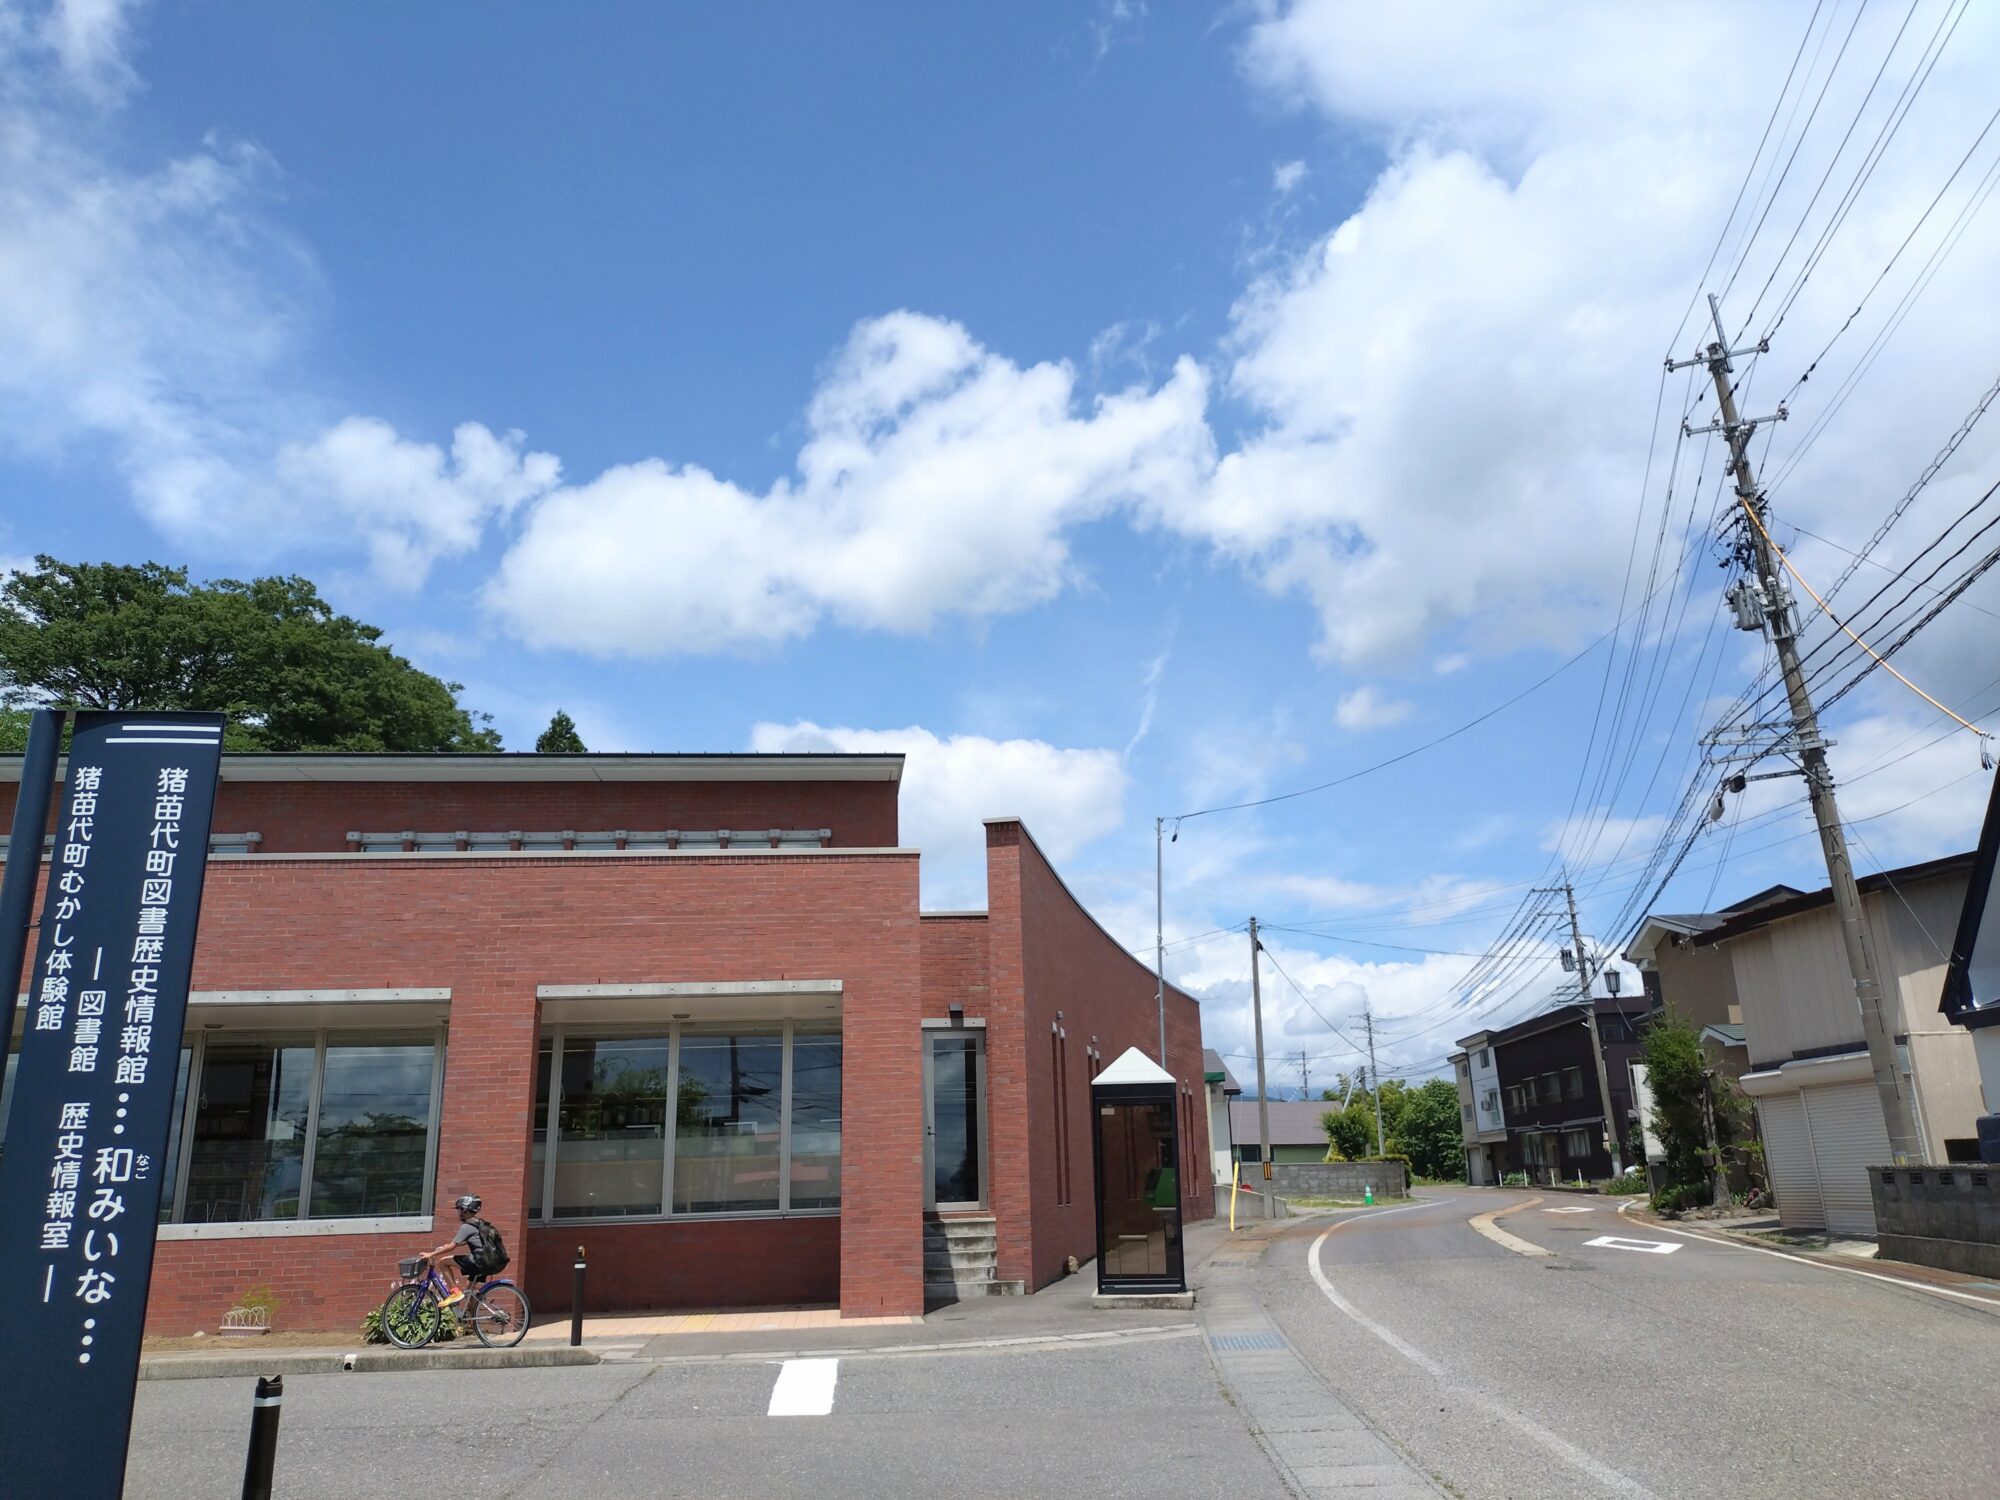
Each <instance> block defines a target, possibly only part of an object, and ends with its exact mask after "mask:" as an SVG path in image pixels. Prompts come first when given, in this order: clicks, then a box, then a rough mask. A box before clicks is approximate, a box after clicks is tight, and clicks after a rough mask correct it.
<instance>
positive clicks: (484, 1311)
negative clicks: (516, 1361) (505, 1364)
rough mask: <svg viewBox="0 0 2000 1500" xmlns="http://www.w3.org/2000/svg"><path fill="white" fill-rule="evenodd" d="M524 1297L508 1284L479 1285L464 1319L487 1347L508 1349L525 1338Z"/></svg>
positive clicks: (525, 1309) (525, 1299)
mask: <svg viewBox="0 0 2000 1500" xmlns="http://www.w3.org/2000/svg"><path fill="white" fill-rule="evenodd" d="M531 1316H532V1314H531V1313H530V1312H529V1310H528V1299H527V1298H526V1297H525V1296H524V1295H522V1292H521V1289H520V1288H519V1287H517V1286H514V1285H512V1284H511V1283H503V1284H497V1285H494V1286H486V1287H481V1288H480V1289H479V1290H478V1291H476V1292H474V1293H473V1294H472V1313H471V1315H470V1317H469V1319H468V1321H469V1322H470V1323H471V1324H472V1331H473V1332H474V1333H476V1334H478V1335H479V1342H480V1343H482V1344H484V1345H485V1346H486V1347H487V1348H489V1349H511V1348H513V1347H514V1346H515V1345H516V1344H518V1343H520V1342H521V1340H522V1339H523V1338H525V1337H527V1333H528V1319H529V1318H530V1317H531Z"/></svg>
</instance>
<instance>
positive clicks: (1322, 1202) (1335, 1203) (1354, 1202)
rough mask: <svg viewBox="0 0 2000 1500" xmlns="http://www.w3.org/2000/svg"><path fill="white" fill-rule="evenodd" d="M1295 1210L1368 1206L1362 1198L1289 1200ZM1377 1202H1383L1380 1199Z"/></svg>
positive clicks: (1287, 1200)
mask: <svg viewBox="0 0 2000 1500" xmlns="http://www.w3.org/2000/svg"><path fill="white" fill-rule="evenodd" d="M1285 1201H1286V1202H1287V1203H1289V1204H1291V1206H1292V1207H1293V1208H1366V1207H1368V1204H1367V1203H1366V1201H1364V1200H1363V1199H1360V1198H1287V1199H1285ZM1376 1202H1378V1203H1379V1202H1381V1200H1380V1199H1379V1198H1378V1199H1376Z"/></svg>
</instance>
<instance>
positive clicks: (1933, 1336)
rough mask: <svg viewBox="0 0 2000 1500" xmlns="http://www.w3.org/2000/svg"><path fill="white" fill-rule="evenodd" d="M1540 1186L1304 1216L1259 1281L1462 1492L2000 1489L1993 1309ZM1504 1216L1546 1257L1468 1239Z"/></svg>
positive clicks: (1999, 1376)
mask: <svg viewBox="0 0 2000 1500" xmlns="http://www.w3.org/2000/svg"><path fill="white" fill-rule="evenodd" d="M1530 1197H1531V1195H1530V1194H1527V1193H1506V1194H1502V1193H1494V1192H1490V1191H1480V1192H1459V1193H1450V1192H1443V1193H1438V1194H1436V1195H1434V1198H1433V1201H1431V1202H1429V1203H1427V1204H1422V1205H1419V1206H1416V1207H1412V1208H1406V1209H1399V1210H1388V1211H1383V1212H1381V1213H1379V1214H1377V1215H1373V1216H1365V1217H1358V1218H1354V1219H1350V1220H1347V1221H1344V1222H1341V1223H1340V1224H1339V1226H1338V1227H1337V1228H1332V1229H1331V1231H1330V1232H1329V1231H1328V1229H1327V1228H1326V1227H1325V1226H1306V1227H1305V1228H1303V1229H1301V1230H1294V1231H1292V1232H1291V1233H1289V1234H1288V1235H1287V1236H1286V1237H1285V1238H1284V1239H1282V1240H1280V1241H1278V1242H1277V1243H1276V1244H1275V1245H1273V1246H1272V1248H1271V1249H1270V1251H1269V1252H1268V1253H1267V1254H1266V1255H1265V1256H1264V1257H1263V1259H1262V1262H1261V1264H1260V1265H1259V1267H1258V1269H1257V1270H1256V1271H1255V1273H1254V1276H1255V1286H1256V1291H1257V1294H1258V1296H1259V1298H1260V1300H1261V1301H1262V1302H1263V1304H1264V1306H1265V1309H1266V1311H1267V1312H1268V1313H1269V1314H1270V1316H1271V1317H1272V1318H1273V1319H1274V1321H1276V1322H1277V1323H1278V1324H1279V1325H1280V1326H1281V1327H1282V1328H1284V1329H1285V1331H1286V1334H1287V1337H1288V1338H1289V1339H1290V1341H1291V1343H1292V1345H1293V1347H1294V1348H1295V1349H1297V1350H1298V1352H1299V1353H1300V1354H1301V1355H1303V1356H1304V1357H1305V1359H1306V1360H1307V1361H1308V1363H1310V1364H1311V1365H1313V1366H1314V1367H1315V1369H1316V1370H1317V1371H1318V1372H1319V1374H1320V1375H1321V1377H1322V1378H1323V1379H1324V1380H1325V1381H1326V1382H1327V1383H1328V1385H1329V1386H1330V1387H1331V1388H1332V1389H1333V1390H1334V1391H1336V1392H1337V1393H1338V1394H1339V1395H1340V1396H1341V1398H1342V1399H1344V1400H1345V1401H1347V1402H1348V1403H1349V1404H1350V1405H1352V1406H1353V1407H1354V1408H1355V1409H1356V1410H1358V1411H1359V1412H1360V1413H1361V1414H1362V1415H1363V1416H1364V1417H1365V1418H1367V1419H1368V1420H1369V1421H1370V1422H1372V1423H1373V1424H1375V1426H1376V1427H1377V1428H1378V1430H1380V1431H1381V1432H1382V1433H1383V1434H1384V1435H1385V1436H1387V1437H1389V1438H1390V1439H1391V1440H1392V1441H1393V1442H1395V1443H1396V1444H1397V1445H1399V1446H1400V1447H1402V1448H1403V1449H1404V1450H1405V1451H1406V1452H1408V1453H1410V1454H1411V1455H1412V1456H1413V1457H1414V1458H1415V1460H1416V1461H1417V1462H1418V1463H1419V1464H1420V1465H1421V1466H1422V1467H1424V1468H1425V1469H1426V1470H1428V1471H1429V1472H1430V1473H1431V1475H1432V1476H1433V1477H1435V1478H1436V1479H1437V1480H1439V1481H1440V1482H1441V1483H1442V1484H1444V1485H1445V1486H1446V1487H1448V1488H1449V1489H1450V1490H1451V1491H1453V1492H1454V1493H1457V1494H1460V1495H1463V1496H1466V1497H1468V1500H1481V1497H1503V1496H1507V1497H1515V1496H1536V1497H1551V1500H1556V1497H1564V1500H1566V1497H1592V1500H1595V1497H1598V1496H1605V1495H1623V1496H1628V1497H1634V1500H1643V1497H1645V1496H1648V1495H1652V1496H1659V1497H1677V1496H1686V1495H1728V1496H1784V1497H1795V1496H1822V1495H1824V1496H1842V1497H1860V1496H1884V1497H1904V1496H1925V1497H1931V1496H1938V1497H1943V1496H1953V1497H1959V1496H1962V1497H1980V1500H1993V1497H1995V1496H2000V1446H1996V1443H1995V1436H1994V1434H1995V1427H1994V1422H1995V1417H1996V1413H2000V1315H1996V1313H1995V1311H1993V1310H1991V1309H1987V1308H1981V1307H1972V1306H1966V1305H1963V1304H1960V1303H1956V1302H1954V1301H1952V1300H1950V1299H1947V1298H1943V1297H1940V1296H1937V1295H1934V1294H1929V1293H1925V1292H1920V1291H1916V1290H1911V1289H1906V1288H1903V1287H1898V1286H1891V1285H1886V1284H1884V1283H1882V1282H1878V1281H1873V1280H1869V1279H1866V1278H1864V1277H1861V1276H1854V1275H1847V1274H1843V1273H1841V1272H1837V1271H1832V1270H1828V1269H1825V1268H1822V1267H1819V1266H1812V1265H1802V1264H1799V1263H1797V1262H1794V1261H1790V1260H1786V1259H1781V1258H1779V1257H1777V1256H1772V1255H1763V1254H1758V1253H1756V1252H1754V1251H1750V1250H1745V1249H1742V1248H1738V1247H1735V1246H1718V1245H1710V1244H1706V1243H1702V1242H1699V1241H1695V1240H1686V1239H1680V1238H1677V1237H1675V1236H1672V1235H1669V1234H1667V1233H1665V1232H1662V1231H1656V1230H1650V1229H1647V1228H1645V1227H1643V1226H1640V1225H1636V1224H1632V1223H1630V1222H1627V1221H1625V1220H1622V1219H1620V1218H1619V1217H1618V1215H1617V1213H1616V1205H1615V1203H1610V1202H1602V1201H1594V1200H1589V1199H1579V1198H1571V1197H1564V1196H1560V1195H1552V1196H1549V1197H1546V1198H1544V1199H1542V1201H1541V1202H1539V1203H1530V1201H1529V1200H1530ZM1585 1204H1588V1205H1589V1206H1588V1207H1587V1208H1585V1209H1584V1211H1582V1212H1556V1211H1554V1210H1559V1209H1571V1210H1574V1209H1576V1208H1578V1207H1580V1206H1582V1205H1585ZM1495 1209H1501V1210H1503V1212H1502V1214H1501V1216H1500V1217H1499V1218H1498V1220H1497V1223H1496V1225H1495V1227H1496V1228H1498V1229H1499V1230H1501V1231H1502V1232H1503V1233H1504V1234H1510V1235H1512V1236H1513V1237H1514V1238H1515V1239H1516V1241H1517V1242H1520V1243H1521V1244H1524V1245H1526V1246H1532V1247H1535V1248H1539V1249H1543V1250H1547V1251H1549V1252H1552V1253H1549V1254H1546V1255H1540V1256H1534V1255H1528V1254H1523V1253H1519V1251H1518V1250H1517V1249H1514V1248H1509V1247H1507V1246H1505V1245H1503V1244H1500V1243H1495V1242H1494V1241H1493V1240H1491V1239H1489V1238H1486V1237H1484V1236H1482V1235H1481V1234H1479V1233H1477V1232H1475V1230H1474V1229H1473V1228H1472V1227H1471V1225H1470V1223H1469V1220H1471V1219H1472V1218H1473V1217H1475V1216H1477V1215H1481V1214H1485V1213H1489V1212H1491V1211H1493V1210H1495ZM1322 1236H1323V1237H1324V1238H1323V1242H1322ZM1603 1236H1612V1237H1617V1238H1623V1239H1628V1240H1636V1241H1642V1242H1652V1243H1654V1244H1671V1245H1673V1246H1675V1247H1676V1248H1674V1249H1672V1250H1669V1251H1666V1252H1647V1251H1642V1250H1637V1249H1621V1248H1615V1247H1605V1246H1591V1245H1589V1244H1587V1243H1586V1242H1587V1241H1589V1240H1592V1239H1596V1238H1599V1237H1603ZM1315 1243H1319V1244H1320V1252H1319V1262H1320V1268H1321V1272H1322V1275H1323V1277H1324V1280H1325V1283H1326V1285H1325V1286H1322V1285H1321V1283H1320V1280H1319V1279H1317V1278H1315V1277H1314V1275H1313V1274H1312V1267H1311V1252H1312V1247H1313V1245H1314V1244H1315ZM1329 1288H1330V1289H1331V1295H1329V1290H1328V1289H1329ZM1336 1299H1337V1300H1336Z"/></svg>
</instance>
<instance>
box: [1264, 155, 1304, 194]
mask: <svg viewBox="0 0 2000 1500" xmlns="http://www.w3.org/2000/svg"><path fill="white" fill-rule="evenodd" d="M1311 171H1312V169H1311V168H1310V167H1308V166H1307V165H1306V164H1305V163H1304V162H1302V161H1281V162H1279V163H1278V165H1277V166H1275V167H1273V168H1272V169H1271V191H1272V192H1274V193H1276V194H1277V195H1278V196H1279V197H1281V198H1283V197H1287V196H1289V195H1290V194H1291V193H1292V191H1293V190H1294V189H1295V188H1297V187H1298V185H1299V184H1300V183H1302V182H1304V181H1305V180H1306V177H1307V176H1308V175H1309V174H1310V172H1311Z"/></svg>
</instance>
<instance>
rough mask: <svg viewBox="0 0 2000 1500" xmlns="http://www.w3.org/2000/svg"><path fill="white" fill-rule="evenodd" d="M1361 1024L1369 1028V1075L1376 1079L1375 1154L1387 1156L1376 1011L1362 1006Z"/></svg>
mask: <svg viewBox="0 0 2000 1500" xmlns="http://www.w3.org/2000/svg"><path fill="white" fill-rule="evenodd" d="M1361 1024H1362V1025H1363V1026H1366V1027H1367V1028H1368V1076H1369V1077H1370V1078H1372V1079H1374V1080H1375V1154H1376V1155H1377V1156H1387V1155H1388V1154H1389V1147H1388V1144H1387V1142H1386V1141H1384V1140H1383V1138H1382V1075H1381V1073H1379V1072H1378V1071H1377V1070H1376V1067H1375V1012H1374V1011H1372V1010H1370V1009H1369V1008H1368V1007H1367V1006H1365V1005H1364V1006H1363V1007H1362V1008H1361Z"/></svg>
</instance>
